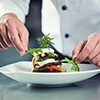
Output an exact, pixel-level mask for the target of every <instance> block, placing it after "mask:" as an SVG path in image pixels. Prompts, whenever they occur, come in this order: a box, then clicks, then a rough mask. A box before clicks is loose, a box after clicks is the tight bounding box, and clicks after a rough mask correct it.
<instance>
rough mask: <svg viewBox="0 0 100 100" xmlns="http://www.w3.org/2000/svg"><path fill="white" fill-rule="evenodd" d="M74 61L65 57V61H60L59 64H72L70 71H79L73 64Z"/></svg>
mask: <svg viewBox="0 0 100 100" xmlns="http://www.w3.org/2000/svg"><path fill="white" fill-rule="evenodd" d="M74 60H75V59H74ZM74 60H69V59H68V58H66V57H65V59H62V60H61V62H66V63H67V64H73V66H72V68H71V70H75V71H80V69H79V67H78V65H77V64H75V61H74Z"/></svg>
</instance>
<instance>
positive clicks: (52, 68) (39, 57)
mask: <svg viewBox="0 0 100 100" xmlns="http://www.w3.org/2000/svg"><path fill="white" fill-rule="evenodd" d="M49 35H50V34H48V35H47V36H43V37H40V38H38V39H37V41H38V42H39V44H40V48H33V49H32V48H30V49H29V50H27V51H26V53H31V54H32V55H33V59H32V69H31V70H30V72H66V69H65V68H64V67H63V65H62V63H63V62H66V63H67V64H70V63H71V64H73V66H72V68H71V69H72V70H75V71H79V67H78V65H76V64H75V63H74V60H69V59H68V58H65V59H62V60H61V61H60V60H55V57H58V55H57V54H55V51H54V50H53V49H52V48H50V46H49V45H50V44H53V45H54V43H53V42H51V40H53V38H50V37H49ZM41 47H43V48H41Z"/></svg>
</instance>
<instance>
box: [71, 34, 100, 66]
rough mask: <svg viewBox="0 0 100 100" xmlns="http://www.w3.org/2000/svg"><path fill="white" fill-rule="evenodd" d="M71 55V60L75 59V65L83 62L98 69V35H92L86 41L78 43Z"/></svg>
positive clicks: (99, 42)
mask: <svg viewBox="0 0 100 100" xmlns="http://www.w3.org/2000/svg"><path fill="white" fill-rule="evenodd" d="M72 55H73V58H72V59H75V57H76V59H75V63H76V64H79V63H81V62H82V61H84V60H85V61H89V62H90V63H92V64H94V65H96V66H98V67H100V34H99V33H93V34H91V35H90V36H89V37H88V38H87V39H85V40H82V41H80V42H78V43H77V45H76V46H75V48H74V50H73V52H72Z"/></svg>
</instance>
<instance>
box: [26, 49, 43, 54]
mask: <svg viewBox="0 0 100 100" xmlns="http://www.w3.org/2000/svg"><path fill="white" fill-rule="evenodd" d="M39 52H41V53H42V49H41V48H34V49H33V48H30V49H29V50H27V51H26V53H31V54H32V55H33V54H34V53H36V54H39Z"/></svg>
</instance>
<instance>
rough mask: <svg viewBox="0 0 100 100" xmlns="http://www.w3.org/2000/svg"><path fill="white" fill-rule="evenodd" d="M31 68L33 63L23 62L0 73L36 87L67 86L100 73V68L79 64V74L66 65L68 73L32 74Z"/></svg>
mask: <svg viewBox="0 0 100 100" xmlns="http://www.w3.org/2000/svg"><path fill="white" fill-rule="evenodd" d="M31 66H32V65H31V62H28V61H21V62H17V63H14V64H10V65H6V66H3V67H1V68H0V72H1V73H3V74H4V75H6V76H8V77H10V78H12V79H14V80H17V81H20V82H25V83H32V84H34V85H64V84H66V85H67V84H70V83H75V82H79V81H82V80H85V79H88V78H90V77H92V76H94V75H96V74H98V73H99V72H100V68H98V67H96V66H94V65H91V64H79V67H80V72H77V71H72V70H71V66H72V65H68V64H65V63H64V64H63V66H64V67H66V69H67V72H66V73H36V72H33V73H31V72H29V70H30V69H31Z"/></svg>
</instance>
